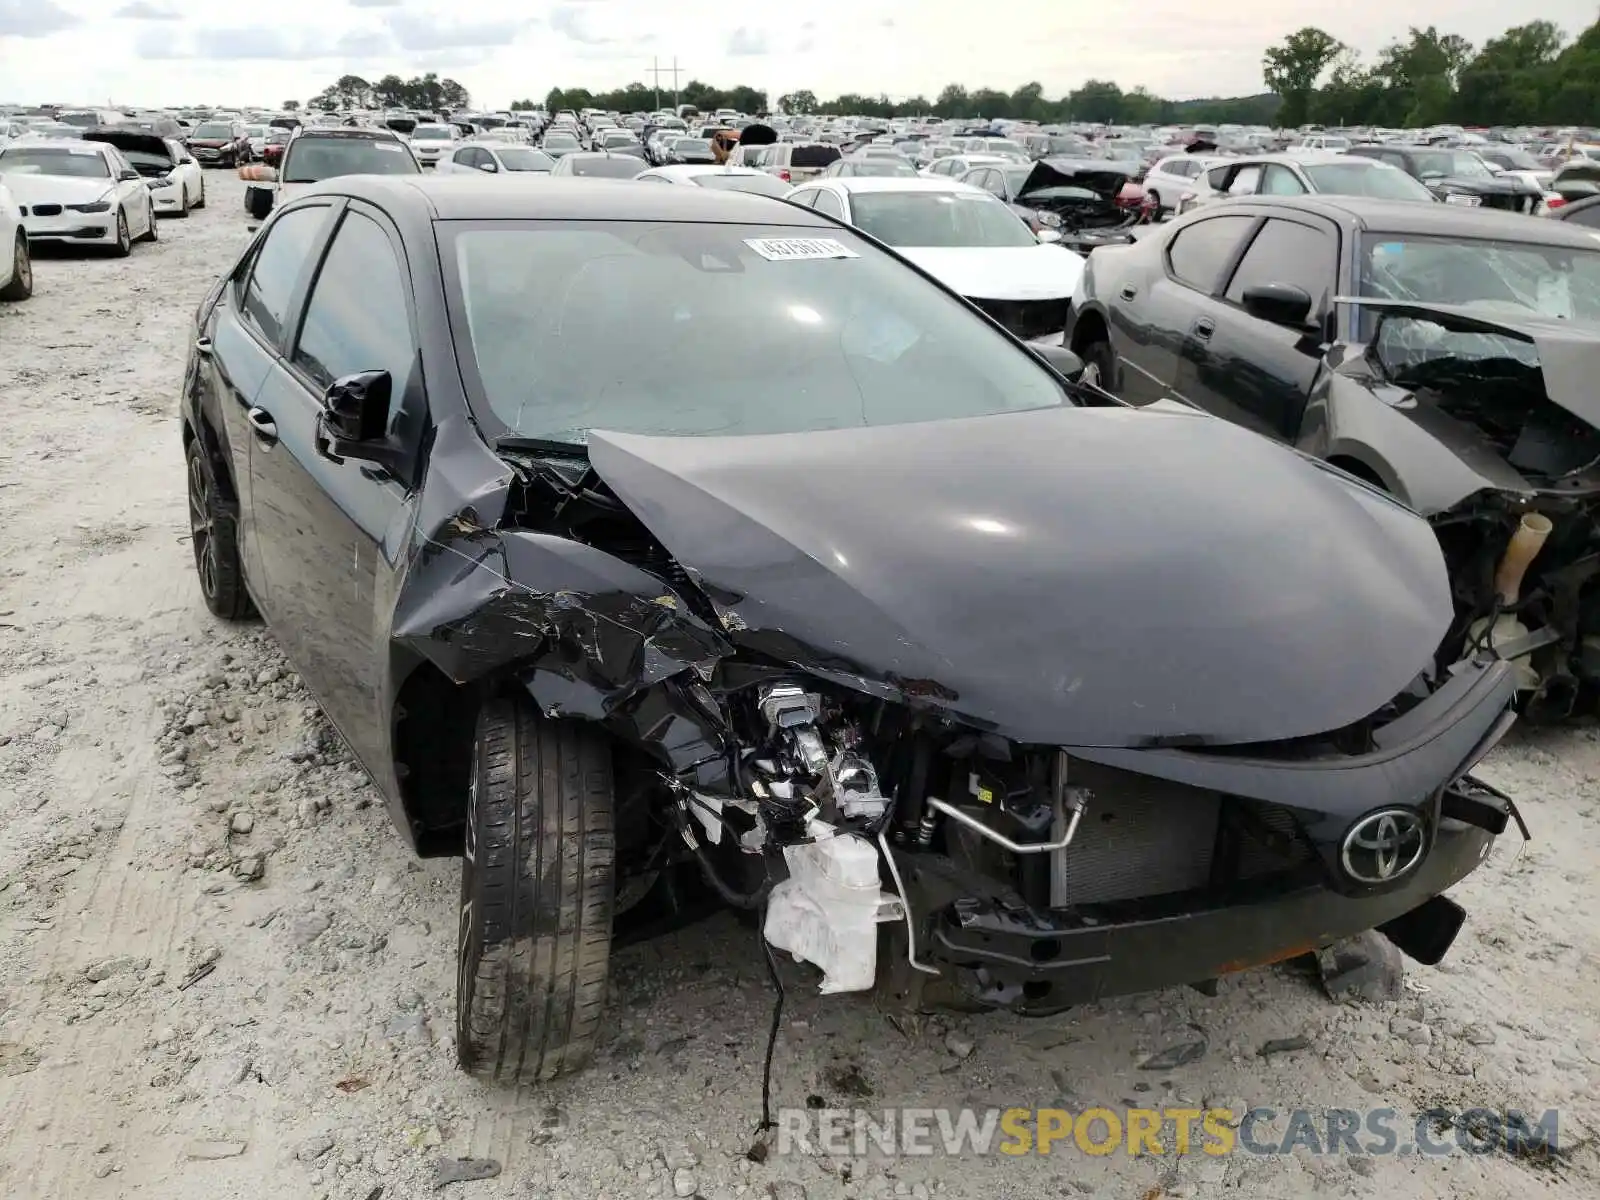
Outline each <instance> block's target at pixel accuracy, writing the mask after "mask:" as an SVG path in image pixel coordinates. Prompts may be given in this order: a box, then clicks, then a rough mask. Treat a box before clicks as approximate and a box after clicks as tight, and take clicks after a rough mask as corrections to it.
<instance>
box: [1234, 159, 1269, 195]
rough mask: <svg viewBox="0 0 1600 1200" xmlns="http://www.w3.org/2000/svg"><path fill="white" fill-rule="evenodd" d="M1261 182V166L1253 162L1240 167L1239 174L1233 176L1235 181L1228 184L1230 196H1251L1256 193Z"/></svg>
mask: <svg viewBox="0 0 1600 1200" xmlns="http://www.w3.org/2000/svg"><path fill="white" fill-rule="evenodd" d="M1260 182H1261V168H1260V167H1258V166H1256V165H1254V164H1251V165H1250V166H1247V167H1240V168H1239V172H1238V174H1236V175H1235V176H1234V177H1233V182H1232V183H1230V184H1229V185H1228V195H1230V196H1250V195H1254V194H1255V190H1256V184H1258V183H1260Z"/></svg>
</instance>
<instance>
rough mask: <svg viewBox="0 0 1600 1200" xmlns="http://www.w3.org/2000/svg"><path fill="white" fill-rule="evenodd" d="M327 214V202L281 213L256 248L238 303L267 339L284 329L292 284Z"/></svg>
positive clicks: (292, 292) (274, 338) (277, 334)
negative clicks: (241, 298) (241, 299)
mask: <svg viewBox="0 0 1600 1200" xmlns="http://www.w3.org/2000/svg"><path fill="white" fill-rule="evenodd" d="M327 216H328V208H327V206H326V205H320V204H319V205H316V206H314V207H310V208H297V209H295V210H294V211H293V212H287V213H284V214H283V215H282V216H281V217H279V218H278V219H277V220H276V221H275V222H273V225H272V228H271V229H269V230H267V232H266V237H265V240H264V241H263V242H262V243H261V249H260V250H258V251H256V257H255V262H254V264H253V265H252V266H251V268H250V277H249V279H248V280H247V281H246V282H245V287H244V296H243V301H242V304H241V307H242V309H243V311H244V318H245V320H246V321H247V322H248V323H249V324H251V325H254V326H255V327H256V329H257V330H259V331H260V333H261V335H262V336H263V337H264V338H266V339H267V340H268V341H269V342H274V343H275V342H277V341H278V340H279V338H280V336H281V334H282V333H283V322H284V320H285V318H286V317H287V316H288V312H289V301H290V300H291V299H292V298H293V296H294V286H295V284H296V283H297V282H298V281H299V279H300V272H301V271H302V270H303V269H304V268H305V265H306V256H307V255H308V254H309V253H310V252H311V247H312V245H313V244H314V243H315V242H316V239H317V235H318V234H319V233H321V232H322V223H323V221H324V220H326V219H327Z"/></svg>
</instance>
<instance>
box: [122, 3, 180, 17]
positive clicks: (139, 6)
mask: <svg viewBox="0 0 1600 1200" xmlns="http://www.w3.org/2000/svg"><path fill="white" fill-rule="evenodd" d="M111 15H112V16H114V17H116V18H117V19H118V20H122V21H181V20H183V14H182V13H180V12H175V11H174V10H172V9H170V8H158V7H156V6H155V5H154V4H150V3H147V0H133V3H132V4H124V5H123V6H122V7H121V8H119V9H117V11H116V12H114V13H112V14H111Z"/></svg>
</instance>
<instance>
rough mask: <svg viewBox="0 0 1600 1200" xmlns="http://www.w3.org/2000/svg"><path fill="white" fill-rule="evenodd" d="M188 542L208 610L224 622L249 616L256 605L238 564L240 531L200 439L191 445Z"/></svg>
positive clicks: (188, 461)
mask: <svg viewBox="0 0 1600 1200" xmlns="http://www.w3.org/2000/svg"><path fill="white" fill-rule="evenodd" d="M187 466H188V476H189V540H190V542H191V543H192V545H193V548H194V572H195V575H196V576H197V577H198V578H199V580H200V595H201V596H202V597H203V598H204V599H205V602H206V607H207V608H209V609H210V610H211V611H212V612H213V613H214V614H215V615H217V616H219V617H221V618H222V619H223V620H225V621H238V620H241V619H243V618H245V617H248V616H250V615H251V614H252V613H253V612H254V611H255V606H254V605H253V604H251V602H250V593H249V592H248V591H246V590H245V586H244V571H243V569H242V568H241V567H240V565H239V528H238V526H237V525H236V524H235V522H234V517H233V514H232V513H231V512H229V511H228V510H227V508H226V506H225V505H223V503H222V498H221V496H220V495H219V494H218V490H217V477H216V473H215V472H214V471H213V470H212V466H211V460H210V459H209V458H207V457H206V451H205V446H204V445H202V444H201V441H200V439H199V438H198V437H197V438H194V439H193V440H192V441H190V443H189V450H188V455H187Z"/></svg>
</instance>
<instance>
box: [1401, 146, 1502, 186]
mask: <svg viewBox="0 0 1600 1200" xmlns="http://www.w3.org/2000/svg"><path fill="white" fill-rule="evenodd" d="M1412 158H1413V160H1414V161H1415V162H1416V164H1417V174H1418V175H1420V176H1421V177H1422V178H1423V179H1443V178H1445V177H1447V176H1455V177H1457V178H1467V179H1489V178H1491V177H1492V175H1493V174H1494V173H1493V172H1492V171H1490V170H1489V168H1488V167H1486V166H1484V165H1483V160H1482V159H1481V158H1479V157H1478V156H1477V155H1476V154H1473V153H1471V152H1470V151H1466V150H1417V151H1413V153H1412Z"/></svg>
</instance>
